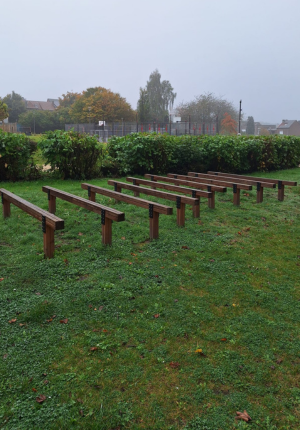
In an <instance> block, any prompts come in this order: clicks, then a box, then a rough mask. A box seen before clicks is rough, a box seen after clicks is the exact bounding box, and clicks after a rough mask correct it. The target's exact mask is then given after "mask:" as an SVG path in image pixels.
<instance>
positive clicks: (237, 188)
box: [168, 173, 252, 206]
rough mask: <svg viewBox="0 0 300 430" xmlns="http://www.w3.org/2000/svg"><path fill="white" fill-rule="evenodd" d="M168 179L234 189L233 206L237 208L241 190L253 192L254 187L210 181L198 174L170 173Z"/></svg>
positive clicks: (229, 182) (230, 182)
mask: <svg viewBox="0 0 300 430" xmlns="http://www.w3.org/2000/svg"><path fill="white" fill-rule="evenodd" d="M168 177H170V178H174V177H176V178H179V179H180V178H182V179H186V180H193V181H197V182H198V181H199V182H203V183H205V184H214V185H222V186H224V187H232V191H233V204H234V205H236V206H239V205H240V190H252V185H245V184H240V183H235V182H232V181H226V179H225V180H224V181H222V180H217V179H209V178H205V177H198V173H195V176H193V177H192V176H187V175H176V174H174V173H168Z"/></svg>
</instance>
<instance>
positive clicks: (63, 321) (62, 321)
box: [59, 318, 69, 324]
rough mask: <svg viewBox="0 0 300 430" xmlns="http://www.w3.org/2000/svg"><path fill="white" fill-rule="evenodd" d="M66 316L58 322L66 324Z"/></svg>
mask: <svg viewBox="0 0 300 430" xmlns="http://www.w3.org/2000/svg"><path fill="white" fill-rule="evenodd" d="M68 321H69V320H68V318H65V319H64V320H60V321H59V322H60V323H61V324H68Z"/></svg>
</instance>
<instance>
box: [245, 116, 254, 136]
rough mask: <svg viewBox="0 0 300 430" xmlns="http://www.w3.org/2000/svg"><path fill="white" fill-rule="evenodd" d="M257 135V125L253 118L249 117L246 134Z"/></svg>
mask: <svg viewBox="0 0 300 430" xmlns="http://www.w3.org/2000/svg"><path fill="white" fill-rule="evenodd" d="M254 133H255V125H254V119H253V116H248V119H247V125H246V134H254Z"/></svg>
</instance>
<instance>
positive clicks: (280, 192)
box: [278, 184, 284, 202]
mask: <svg viewBox="0 0 300 430" xmlns="http://www.w3.org/2000/svg"><path fill="white" fill-rule="evenodd" d="M278 200H279V201H280V202H283V200H284V184H282V185H281V188H279V187H278Z"/></svg>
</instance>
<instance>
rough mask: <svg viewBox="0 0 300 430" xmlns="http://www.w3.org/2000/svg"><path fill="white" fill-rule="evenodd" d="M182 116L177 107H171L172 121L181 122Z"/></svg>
mask: <svg viewBox="0 0 300 430" xmlns="http://www.w3.org/2000/svg"><path fill="white" fill-rule="evenodd" d="M180 121H181V116H179V114H178V112H177V110H176V109H170V122H180Z"/></svg>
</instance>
